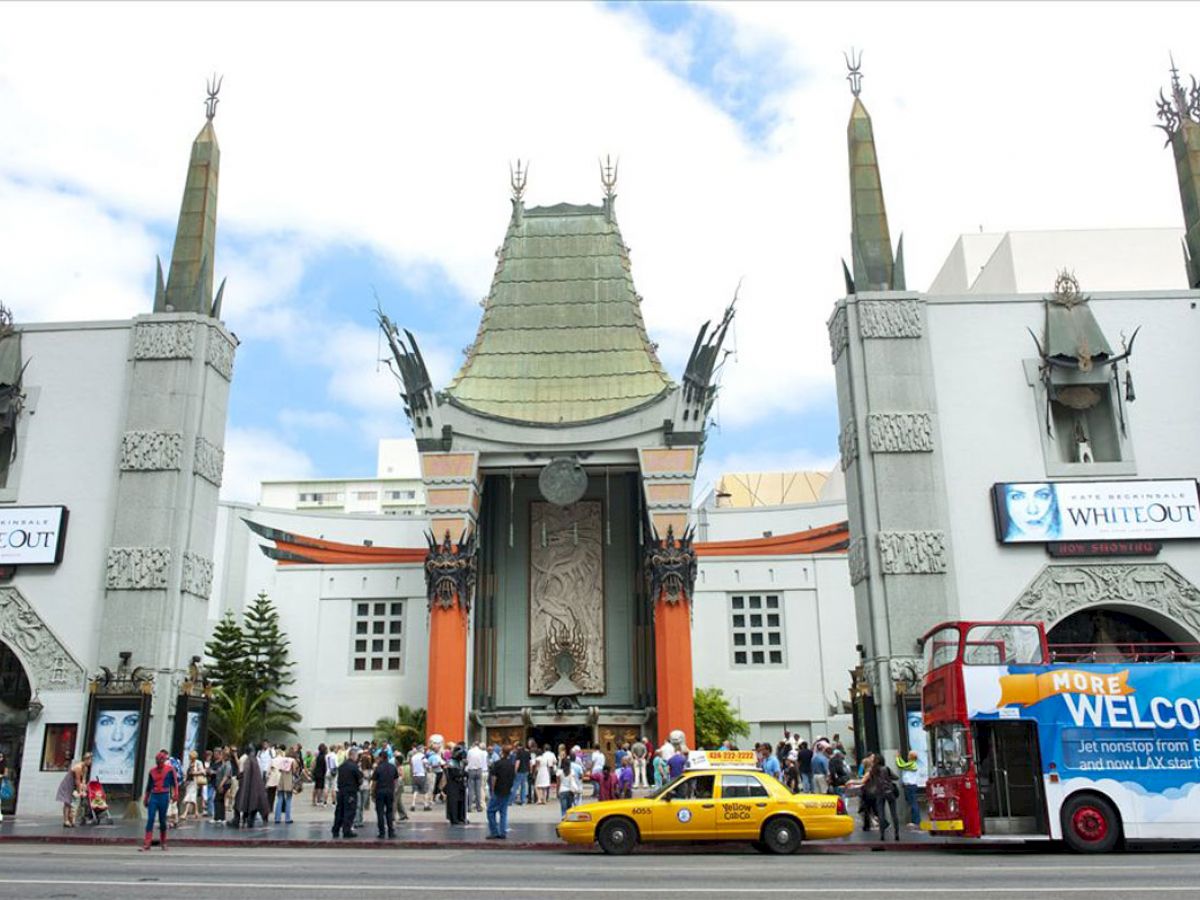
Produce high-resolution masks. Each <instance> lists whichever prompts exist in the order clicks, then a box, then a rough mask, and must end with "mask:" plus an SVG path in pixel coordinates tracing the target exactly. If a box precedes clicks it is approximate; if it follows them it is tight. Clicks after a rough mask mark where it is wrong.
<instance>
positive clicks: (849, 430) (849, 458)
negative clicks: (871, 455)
mask: <svg viewBox="0 0 1200 900" xmlns="http://www.w3.org/2000/svg"><path fill="white" fill-rule="evenodd" d="M838 455H839V456H840V457H841V462H842V471H843V472H845V471H846V470H847V469H848V468H850V463H852V462H854V460H856V459H858V424H857V423H856V422H855V421H854V420H853V419H847V420H846V421H845V422H844V423H843V424H842V430H841V432H839V433H838Z"/></svg>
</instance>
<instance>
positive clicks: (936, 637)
mask: <svg viewBox="0 0 1200 900" xmlns="http://www.w3.org/2000/svg"><path fill="white" fill-rule="evenodd" d="M925 647H926V649H927V650H928V652H929V656H928V659H927V662H928V665H927V666H926V667H925V671H927V672H932V671H933V670H934V669H936V668H938V667H939V666H944V665H946V664H947V663H952V662H954V660H955V659H956V658H957V657H958V629H957V628H942V629H939V630H938V631H935V632H934V633H933V634H931V635H930V636H929V639H928V640H927V641H926V642H925Z"/></svg>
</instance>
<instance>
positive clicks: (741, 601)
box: [733, 597, 746, 609]
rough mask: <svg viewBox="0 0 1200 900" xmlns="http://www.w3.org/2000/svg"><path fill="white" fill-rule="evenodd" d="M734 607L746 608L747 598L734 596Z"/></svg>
mask: <svg viewBox="0 0 1200 900" xmlns="http://www.w3.org/2000/svg"><path fill="white" fill-rule="evenodd" d="M733 608H734V609H745V608H746V600H745V598H744V597H734V598H733Z"/></svg>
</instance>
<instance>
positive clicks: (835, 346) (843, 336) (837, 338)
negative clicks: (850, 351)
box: [829, 306, 850, 365]
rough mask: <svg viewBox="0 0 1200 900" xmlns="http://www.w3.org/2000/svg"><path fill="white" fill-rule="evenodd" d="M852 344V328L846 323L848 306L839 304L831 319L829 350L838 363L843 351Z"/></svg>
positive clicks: (834, 360) (833, 359)
mask: <svg viewBox="0 0 1200 900" xmlns="http://www.w3.org/2000/svg"><path fill="white" fill-rule="evenodd" d="M849 344H850V329H849V326H847V324H846V307H844V306H839V307H838V308H837V309H835V310H834V312H833V317H832V318H831V319H830V320H829V352H830V356H831V358H832V361H833V363H834V364H835V365H836V364H837V361H838V358H839V357H840V356H841V355H842V351H843V350H845V349H846V347H847V346H849Z"/></svg>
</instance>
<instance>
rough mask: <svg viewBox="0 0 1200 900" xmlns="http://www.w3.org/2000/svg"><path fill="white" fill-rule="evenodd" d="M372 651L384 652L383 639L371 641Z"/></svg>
mask: <svg viewBox="0 0 1200 900" xmlns="http://www.w3.org/2000/svg"><path fill="white" fill-rule="evenodd" d="M371 652H372V653H382V652H383V641H371Z"/></svg>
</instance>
